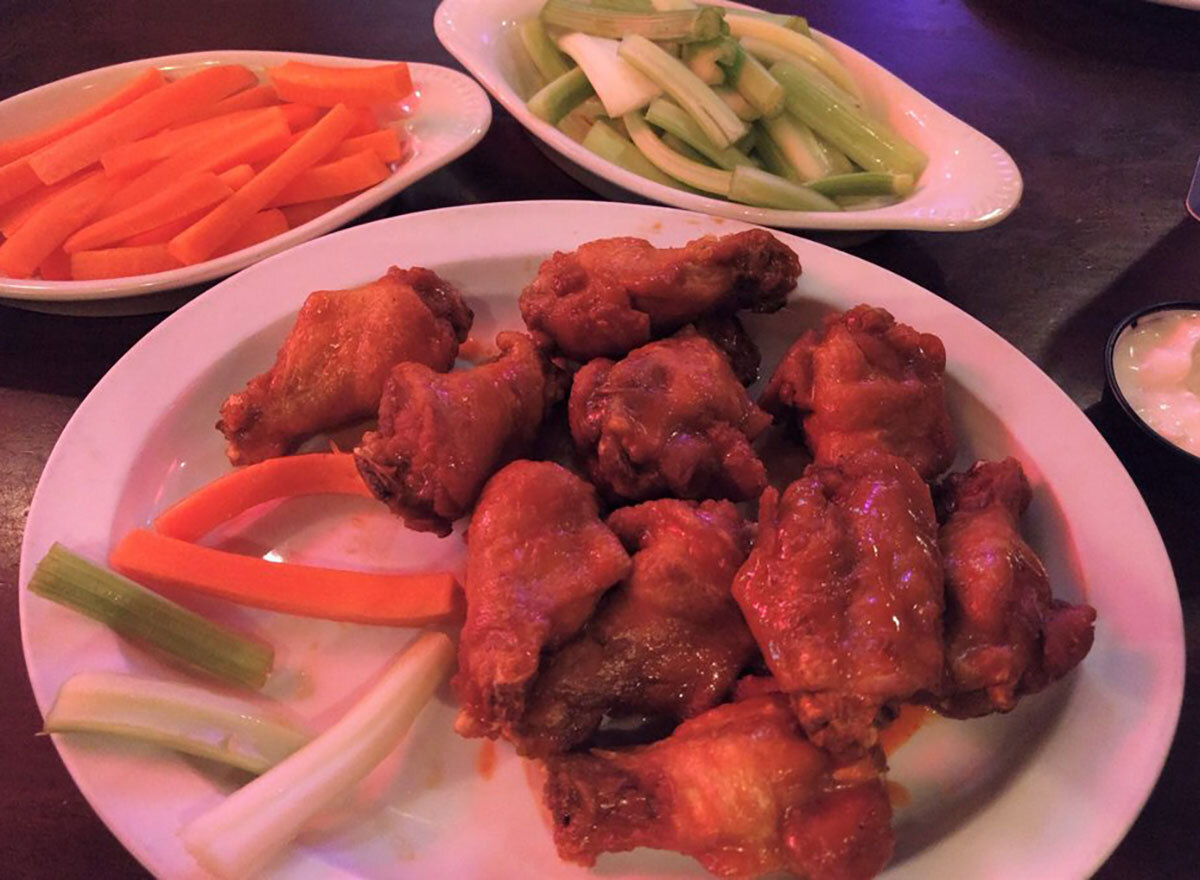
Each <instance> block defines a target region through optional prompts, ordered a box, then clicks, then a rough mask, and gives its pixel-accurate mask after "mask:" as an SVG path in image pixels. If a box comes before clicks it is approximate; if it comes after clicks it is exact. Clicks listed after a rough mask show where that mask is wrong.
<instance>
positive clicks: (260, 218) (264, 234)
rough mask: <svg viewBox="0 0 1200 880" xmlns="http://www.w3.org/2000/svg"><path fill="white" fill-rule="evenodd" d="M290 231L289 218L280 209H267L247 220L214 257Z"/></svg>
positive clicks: (215, 252)
mask: <svg viewBox="0 0 1200 880" xmlns="http://www.w3.org/2000/svg"><path fill="white" fill-rule="evenodd" d="M287 231H288V222H287V217H285V216H284V213H283V211H281V210H279V209H278V208H267V209H266V210H265V211H259V212H258V213H257V214H255V215H253V216H252V217H251V218H250V219H249V220H247V221H246V222H245V223H244V224H243V225H242V228H241V229H239V230H238V231H237V232H235V233H234V234H233V235H232V236H231V237H230V238H229V240H228V241H226V242H225V243H224V244H223V245H221V246H220V247H219V248H217V249H216V250H215V251H213V257H214V258H216V257H223V256H225V255H227V254H232V253H235V252H236V251H240V250H242V249H243V248H248V247H251V246H252V245H256V244H258V243H259V242H260V241H266V240H267V239H268V238H274V237H275V236H277V235H282V234H283V233H285V232H287Z"/></svg>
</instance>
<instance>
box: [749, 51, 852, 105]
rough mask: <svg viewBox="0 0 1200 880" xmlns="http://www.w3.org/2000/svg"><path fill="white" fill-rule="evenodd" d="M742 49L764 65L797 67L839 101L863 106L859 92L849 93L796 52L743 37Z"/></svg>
mask: <svg viewBox="0 0 1200 880" xmlns="http://www.w3.org/2000/svg"><path fill="white" fill-rule="evenodd" d="M738 42H739V43H740V44H741V46H742V48H743V49H745V50H746V51H747V52H749V53H750V54H751V55H753V56H754V57H755V58H757V59H758V60H759V61H761V62H763V63H764V64H774V63H775V62H777V61H786V62H787V63H788V64H790V65H792V66H793V67H795V68H796V69H797V70H799V71H801V72H802V73H804V74H805V75H807V76H808V77H810V78H811V79H818V80H820V81H821V82H822V83H823V84H824V85H825V86H827V87H828V88H829V89H830V90H831V91H832V92H833V93H834V94H836V95H837V96H838V98H839V100H841V101H843V102H845V103H847V104H853V105H854V106H855V107H861V106H862V104H863V101H862V96H861V95H860V94H859V93H858V92H848V91H846V90H845V89H843V88H842V87H841V86H839V85H838V84H837V83H835V82H834V81H833V80H831V79H830V78H829V77H828V76H826V75H825V73H824V72H823V71H821V70H818V69H817V68H816V67H814V66H813V65H812V64H810V63H809V62H808V61H807V60H806V59H804V58H802V57H801V56H799V55H797V54H796V53H795V52H789V51H787V50H786V49H781V48H779V47H778V46H776V45H775V44H774V43H768V42H766V41H764V40H759V39H756V38H755V37H742V38H740V39H739V40H738Z"/></svg>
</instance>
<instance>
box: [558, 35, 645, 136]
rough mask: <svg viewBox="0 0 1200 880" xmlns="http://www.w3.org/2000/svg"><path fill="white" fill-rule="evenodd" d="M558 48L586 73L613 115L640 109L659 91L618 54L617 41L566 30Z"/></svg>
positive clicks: (606, 111) (606, 109)
mask: <svg viewBox="0 0 1200 880" xmlns="http://www.w3.org/2000/svg"><path fill="white" fill-rule="evenodd" d="M558 45H559V48H561V49H562V50H563V51H564V52H566V53H567V54H568V55H570V56H571V58H573V59H574V60H575V63H576V64H578V65H579V68H580V69H581V70H582V71H583V72H584V73H585V74H586V75H587V78H588V82H589V83H591V85H592V88H593V89H595V90H596V95H597V96H598V97H599V98H600V100H601V101H602V102H603V104H604V112H605V113H606V114H608V115H609V116H611V117H613V118H614V119H615V118H617V117H618V116H624V115H625V114H626V113H628V112H629V111H630V110H640V109H641V108H643V107H645V106H646V105H647V104H649V103H650V101H651V100H653V99H654V98H655V97H656V96H657V95H659V94H661V93H662V89H660V88H659V87H658V86H657V85H656V84H655V83H654V82H653V81H652V80H650V79H649V78H648V77H646V76H644V75H643V74H642V73H641V72H639V71H638V69H637V68H636V67H634V66H633V65H632V64H628V63H626V62H625V61H624V60H623V59H622V58H621V57H620V56H619V55H618V54H617V50H618V48H619V47H620V43H618V42H617V41H616V40H607V39H605V38H603V37H592V36H589V35H587V34H580V33H573V34H566V35H565V36H563V37H561V38H560V39H559V41H558Z"/></svg>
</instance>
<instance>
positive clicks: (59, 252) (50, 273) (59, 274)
mask: <svg viewBox="0 0 1200 880" xmlns="http://www.w3.org/2000/svg"><path fill="white" fill-rule="evenodd" d="M37 273H38V275H40V276H41V278H42V280H43V281H70V280H71V258H70V257H68V256H67V255H66V253H64V252H63V249H62V248H55V249H54V250H52V251H51V252H50V256H48V257H46V259H44V260H42V265H40V266H38V270H37Z"/></svg>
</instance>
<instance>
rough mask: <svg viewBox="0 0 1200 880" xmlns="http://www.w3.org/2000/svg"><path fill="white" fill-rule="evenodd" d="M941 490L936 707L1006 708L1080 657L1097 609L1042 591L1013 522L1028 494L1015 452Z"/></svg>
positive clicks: (954, 478) (1036, 562) (1043, 582)
mask: <svg viewBox="0 0 1200 880" xmlns="http://www.w3.org/2000/svg"><path fill="white" fill-rule="evenodd" d="M945 489H946V494H945V496H944V497H943V499H942V501H943V505H944V506H945V507H946V508H947V509H948V511H949V516H948V518H947V520H946V522H945V524H944V525H943V526H942V531H941V548H942V555H943V557H944V558H945V566H946V670H947V682H946V686H945V690H944V692H943V693H944V696H943V698H942V699H941V700H940V701H937V702H936V703H935V706H936V707H937V708H938V710H939V711H941V712H943V713H944V714H947V715H952V716H955V717H959V718H969V717H973V716H977V715H986V714H988V713H989V712H1007V711H1009V710H1011V709H1012V708H1013V707H1015V706H1016V704H1017V699H1018V698H1019V697H1020V696H1021V695H1022V694H1027V693H1033V692H1035V691H1039V690H1041V689H1042V688H1044V687H1046V686H1048V685H1049V684H1051V683H1052V682H1054V681H1057V680H1058V679H1059V678H1062V677H1063V676H1064V675H1066V674H1067V673H1068V672H1069V671H1070V670H1071V669H1073V668H1074V667H1075V666H1076V665H1077V664H1078V663H1079V661H1081V660H1082V659H1083V658H1084V656H1085V655H1086V654H1087V652H1088V651H1089V650H1090V649H1091V647H1092V635H1093V634H1092V625H1093V623H1094V621H1095V619H1096V611H1095V609H1094V608H1092V607H1091V606H1090V605H1070V604H1068V603H1066V602H1063V601H1060V600H1057V599H1055V598H1053V596H1052V595H1051V594H1050V583H1049V579H1048V578H1047V577H1046V569H1045V568H1044V567H1043V566H1042V562H1041V560H1040V559H1038V557H1037V554H1036V553H1034V551H1033V548H1031V547H1030V546H1029V545H1028V544H1026V543H1025V541H1024V540H1023V539H1022V538H1021V535H1020V532H1019V530H1018V522H1019V520H1020V517H1021V514H1022V513H1024V512H1025V509H1026V508H1027V507H1028V506H1029V502H1030V500H1031V498H1032V493H1031V491H1030V488H1029V482H1028V480H1026V479H1025V473H1024V471H1022V469H1021V465H1020V464H1019V463H1018V462H1017V461H1016V460H1015V459H1012V458H1009V459H1005V460H1004V461H981V462H978V463H976V464H975V466H974V467H972V468H971V469H970V470H969V471H967V472H966V473H962V474H953V475H951V476H950V477H949V478H948V479H947V480H946V487H945Z"/></svg>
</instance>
